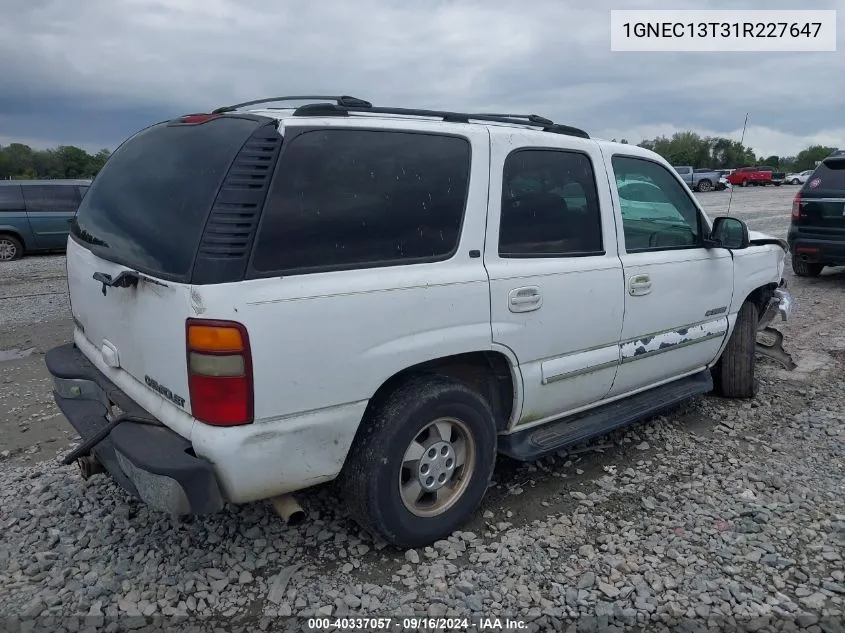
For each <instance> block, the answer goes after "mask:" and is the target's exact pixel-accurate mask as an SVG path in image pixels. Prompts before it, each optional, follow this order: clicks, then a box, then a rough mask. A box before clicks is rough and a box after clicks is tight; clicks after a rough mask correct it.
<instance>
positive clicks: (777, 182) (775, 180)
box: [757, 165, 786, 187]
mask: <svg viewBox="0 0 845 633" xmlns="http://www.w3.org/2000/svg"><path fill="white" fill-rule="evenodd" d="M757 169H759V170H760V171H767V172H769V173H771V174H772V177H771V184H773V185H774V186H775V187H780V186H781V185H782V184H783V183H784V182H785V181H786V172H783V171H775V168H774V167H770V166H768V165H763V166H761V167H758V168H757Z"/></svg>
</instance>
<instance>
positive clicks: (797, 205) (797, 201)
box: [792, 191, 801, 220]
mask: <svg viewBox="0 0 845 633" xmlns="http://www.w3.org/2000/svg"><path fill="white" fill-rule="evenodd" d="M800 218H801V192H800V191H799V192H798V193H796V194H795V197H794V198H793V199H792V219H793V220H798V219H800Z"/></svg>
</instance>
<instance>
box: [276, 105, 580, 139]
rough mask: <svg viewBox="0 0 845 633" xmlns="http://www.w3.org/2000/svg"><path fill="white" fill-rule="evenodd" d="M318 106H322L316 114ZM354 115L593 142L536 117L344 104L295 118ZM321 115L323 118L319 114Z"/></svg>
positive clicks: (306, 109)
mask: <svg viewBox="0 0 845 633" xmlns="http://www.w3.org/2000/svg"><path fill="white" fill-rule="evenodd" d="M314 106H319V108H317V109H316V110H315V109H314ZM350 112H364V113H371V114H387V115H397V116H411V117H426V118H437V119H442V120H443V121H446V122H449V123H470V122H471V121H478V122H480V123H506V124H509V125H519V126H523V127H534V128H540V130H542V131H543V132H552V133H555V134H565V135H567V136H577V137H579V138H587V139H588V138H590V135H589V134H587V132H585V131H584V130H582V129H579V128H577V127H572V126H571V125H562V124H560V123H554V122H552V121H550V120H549V119H546V118H544V117H540V116H538V115H536V114H533V115H497V114H473V113H470V112H449V111H446V110H425V109H417V108H384V107H378V106H366V107H362V106H350V105H343V104H340V103H339V104H337V105H334V104H331V103H326V104H309V105H304V106H300V107H299V108H297V109H296V110H295V111H294V113H293V115H294V116H348V115H349V113H350ZM316 113H319V114H316Z"/></svg>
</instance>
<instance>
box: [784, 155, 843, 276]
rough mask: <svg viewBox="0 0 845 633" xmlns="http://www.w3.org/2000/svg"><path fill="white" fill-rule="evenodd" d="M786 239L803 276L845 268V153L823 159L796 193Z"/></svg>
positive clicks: (795, 267) (794, 264) (796, 269)
mask: <svg viewBox="0 0 845 633" xmlns="http://www.w3.org/2000/svg"><path fill="white" fill-rule="evenodd" d="M787 240H788V241H789V250H790V252H791V253H792V270H794V271H795V274H796V275H798V276H800V277H816V276H818V275H819V274H820V273H821V272H822V269H823V268H824V267H825V266H843V265H845V152H842V151H837V152H834V153H833V154H831V155H830V156H828V157H827V158H826V159H824V160H823V161H822V163H821V164H820V165H819V166H818V167H817V168H816V171H814V172H813V175H812V176H810V177H809V178H808V179H807V182H805V183H804V186H803V187H801V190H800V191H799V192H798V193H797V194H795V199H794V200H793V202H792V222H791V224H790V227H789V235H788V237H787Z"/></svg>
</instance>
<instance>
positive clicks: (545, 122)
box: [477, 112, 555, 125]
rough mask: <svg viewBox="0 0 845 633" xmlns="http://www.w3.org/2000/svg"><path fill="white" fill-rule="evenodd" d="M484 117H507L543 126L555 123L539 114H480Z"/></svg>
mask: <svg viewBox="0 0 845 633" xmlns="http://www.w3.org/2000/svg"><path fill="white" fill-rule="evenodd" d="M477 114H480V115H482V116H495V117H505V118H507V119H527V120H528V121H531V122H532V123H537V124H542V125H554V124H555V122H554V121H552V120H551V119H547V118H546V117H544V116H540V115H539V114H493V113H491V112H478V113H477Z"/></svg>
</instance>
